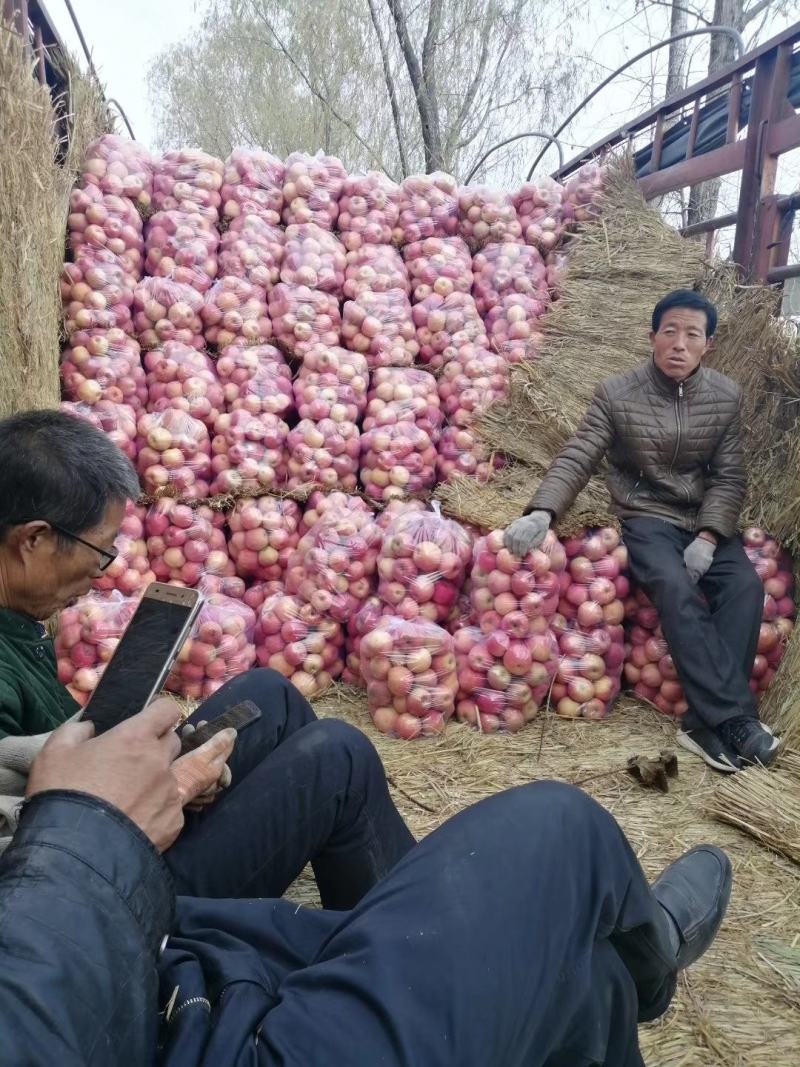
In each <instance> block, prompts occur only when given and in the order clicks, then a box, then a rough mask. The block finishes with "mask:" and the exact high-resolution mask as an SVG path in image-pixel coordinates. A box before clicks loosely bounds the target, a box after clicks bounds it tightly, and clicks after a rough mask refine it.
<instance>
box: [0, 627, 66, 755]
mask: <svg viewBox="0 0 800 1067" xmlns="http://www.w3.org/2000/svg"><path fill="white" fill-rule="evenodd" d="M77 710H78V704H77V702H76V701H75V700H73V699H72V697H71V696H70V695H69V693H68V692H67V690H66V689H65V688H64V686H63V685H61V683H60V682H59V680H58V674H57V671H56V654H55V649H54V647H53V642H52V640H51V639H50V638H49V637H48V636H47V633H46V632H45V628H44V627H43V626H42V624H41V623H39V622H36V621H35V620H34V619H31V618H29V617H28V616H27V615H21V614H19V613H18V612H16V611H8V610H7V609H6V608H0V737H6V736H7V735H9V734H10V735H11V736H14V737H19V736H23V735H28V734H42V733H46V732H47V731H49V730H54V729H55V728H56V727H57V726H60V725H61V723H62V722H66V721H67V719H69V718H71V717H72V716H73V715H74V714H75V713H76V712H77Z"/></svg>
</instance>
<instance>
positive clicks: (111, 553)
mask: <svg viewBox="0 0 800 1067" xmlns="http://www.w3.org/2000/svg"><path fill="white" fill-rule="evenodd" d="M48 526H49V527H50V529H51V530H55V531H56V532H57V533H60V534H61V536H62V537H68V538H69V539H70V541H77V543H78V544H79V545H83V546H84V547H85V548H91V550H92V552H96V553H97V554H98V556H100V557H101V559H102V562H101V564H100V570H101V571H104V570H107V569H108V568H109V567H110V566H111V564H112V563H113V562H114V560H115V559H116V558H117V556H118V555H119V549H117V548H111V549H108V548H99V547H98V546H97V545H93V544H92V542H91V541H85V540H84V539H83V538H82V537H78V535H77V534H74V533H73V532H72V530H65V529H64V528H63V526H56V524H55V523H54V522H48Z"/></svg>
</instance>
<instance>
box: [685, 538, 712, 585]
mask: <svg viewBox="0 0 800 1067" xmlns="http://www.w3.org/2000/svg"><path fill="white" fill-rule="evenodd" d="M716 547H717V546H716V545H714V544H712V543H711V541H707V540H706V539H705V537H695V539H694V541H692V543H691V544H690V545H688V546H687V548H686V551H685V552H684V553H683V562H684V563H685V564H686V570H687V571H688V572H689V578H690V580H691V581H692V583H693V584H695V585H696V584H697V582H699V581H700V579H701V578H702V577H703V575H704V574H705V573H706V571H707V570H708V568H709V567H710V566H711V561H712V560H713V559H714V549H715V548H716Z"/></svg>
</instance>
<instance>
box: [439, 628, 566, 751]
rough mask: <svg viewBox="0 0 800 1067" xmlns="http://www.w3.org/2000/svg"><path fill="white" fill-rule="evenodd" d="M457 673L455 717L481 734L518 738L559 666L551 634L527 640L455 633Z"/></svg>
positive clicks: (463, 630)
mask: <svg viewBox="0 0 800 1067" xmlns="http://www.w3.org/2000/svg"><path fill="white" fill-rule="evenodd" d="M453 640H454V646H455V655H456V668H457V673H458V703H457V704H456V717H457V718H458V721H459V722H465V723H468V724H469V725H470V726H474V727H475V728H476V729H477V730H480V731H481V732H482V733H497V732H498V731H504V732H507V733H517V731H519V730H521V729H522V728H523V726H526V725H527V724H528V723H529V722H531V720H532V719H534V718H535V717H536V715H537V713H538V711H539V708H540V707H541V706H542V705H543V704H544V703H545V702H546V700H547V696H548V693H549V692H550V686H551V684H552V681H553V678H554V676H555V673H556V666H557V664H558V644H557V643H556V639H555V636H554V634H553V632H552V630H550V629H545V630H544V631H543V632H542V633H538V634H535V635H531V636H528V637H512V636H511V634H509V633H508V632H507V631H505V630H492V631H491V632H490V633H484V632H483V631H482V630H481V629H480V628H479V627H475V626H472V627H470V626H467V627H463V628H461V629H459V630H458V631H457V632H456V633H455V634H454V637H453Z"/></svg>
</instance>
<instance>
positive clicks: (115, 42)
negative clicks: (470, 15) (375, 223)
mask: <svg viewBox="0 0 800 1067" xmlns="http://www.w3.org/2000/svg"><path fill="white" fill-rule="evenodd" d="M308 2H309V3H313V2H314V0H308ZM343 2H346V0H343ZM72 6H73V8H74V10H75V13H76V15H77V17H78V19H79V21H80V25H81V28H82V30H83V33H84V36H85V37H86V40H87V44H88V46H89V48H90V49H91V51H92V56H93V61H94V64H95V67H96V68H97V71H98V73H99V75H100V78H101V80H102V81H103V83H104V84H105V86H106V92H107V95H108V96H110V97H115V98H116V99H118V100H119V101H120V103H121V104H122V106H123V107H124V109H125V111H126V113H127V115H128V118H129V120H130V122H131V125H132V127H133V130H134V133H135V134H136V138H137V140H140V141H142V142H144V143H145V144H147V145H149V146H150V147H154V140H155V133H156V131H155V128H154V124H153V121H152V117H151V109H150V101H149V99H148V93H147V78H146V76H147V70H148V67H149V65H150V63H151V62H152V60H153V59H154V58H155V57H156V56H157V55H158V53H159V52H160V51H162V50H163V49H164V48H165V47H167V46H168V45H170V44H172V43H174V42H176V41H178V40H180V39H181V38H184V37H188V36H189V35H190V34H191V31H192V27H193V26H194V25H196V24H197V22H198V21H199V18H200V13H201V12H202V9H203V8H204V7H205V4H203V3H198V2H197V0H137V2H136V3H122V2H120V0H72ZM47 8H48V10H49V12H50V15H51V18H52V19H53V21H54V22H55V24H56V26H57V28H58V30H59V32H60V33H61V35H62V37H63V39H64V41H65V43H66V44H67V45H68V46H70V47H72V48H73V50H74V52H75V54H76V55H78V56H79V57H81V58H82V51H81V49H80V45H79V42H78V38H77V36H76V34H75V31H74V30H73V27H72V23H71V21H70V18H69V14H68V12H67V8H66V5H65V4H64V0H47ZM589 10H590V17H589V18H588V19H587V20H585V22H584V23H582V24H581V26H580V33H576V37H575V41H576V51H578V52H579V53H580V52H583V53H584V54H586V55H587V56H591V57H595V58H596V57H598V56H602V65H601V64H600V63H598V65H597V81H600V80H601V79H602V78H603V77H604V76H605V74H606V73H608V72H609V71H610V70H611V69H613V67H615V66H619V65H620V64H621V63H623V62H624V61H625V59H626V58H627V57H628V56H632V55H635V54H636V53H637V52H640V51H642V50H643V49H644V48H646V47H647V45H648V44H649V43H650V42H651V41H652V40H656V39H658V38H659V37H666V36H667V35H668V28H669V12H668V10H667V7H666V5H662V4H647V3H644V4H643V3H641V2H640V3H637V2H636V0H591V2H590V8H589ZM791 21H792V20H791V18H788V17H783V16H775V17H773V18H771V19H770V21H769V22H768V24H767V25H765V27H764V31H763V32H762V35H761V39H762V40H766V39H767V38H768V37H770V36H772V35H774V34H775V33H778V32H779V31H780V30H781V29H783V27H784V26H786V25H788V24H789V23H790V22H791ZM707 41H708V38H707V37H699V38H696V39H693V40H692V41H690V54H691V57H692V60H691V68H690V69H691V75H692V77H691V80H692V81H699V80H700V79H701V78H702V77H703V76H704V70H705V67H706V64H707V47H708V45H707ZM667 51H668V50H667V49H666V48H665V49H663V51H662V52H661V53H659V54H658V55H657V57H656V58H654V59H648V60H643V61H641V62H640V64H638V65H637V66H636V67H635V68H633V69H632V72H631V75H630V77H626V76H623V77H621V78H620V79H618V80H617V81H616V82H615V83H613V84H612V85H610V86H609V87H608V89H606V90H604V91H603V93H602V94H601V95H600V96H599V97H598V98H597V100H596V101H595V102H594V103H593V104H592V105H590V107H589V108H587V110H586V111H585V112H584V113H583V115H582V116H581V117H580V118H579V119H578V120H576V122H575V124H574V126H573V127H572V128H571V130H569V131H568V134H569V135H570V136H569V137H568V141H569V143H568V144H567V146H566V147H567V156H568V158H569V156H570V155H572V154H574V153H573V152H572V151H571V150H570V149H571V146H575V145H580V146H586V145H588V144H593V143H594V142H595V141H597V140H598V139H600V138H601V137H602V136H603V134H604V133H610V132H612V131H613V130H614V129H615V127H616V126H618V125H621V124H622V123H623V122H624V121H626V120H628V119H631V118H633V117H635V116H636V115H637V114H640V113H641V112H642V111H643V110H645V109H646V107H648V106H649V100H645V99H644V98H643V97H642V96H641V93H642V90H643V85H644V82H645V80H646V79H648V78H649V76H650V74H651V72H652V71H653V70H656V71H660V72H662V74H663V72H664V71H665V58H666V54H667ZM662 84H663V82H662ZM637 94H639V95H638V96H637ZM298 147H303V148H305V149H307V150H313V149H314V148H315V147H316V146H314V145H304V146H298ZM555 162H556V161H555V158H554V156H553V155H550V156H548V159H547V161H546V163H547V164H550V165H551V166H555ZM547 169H550V168H549V166H548V167H547Z"/></svg>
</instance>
